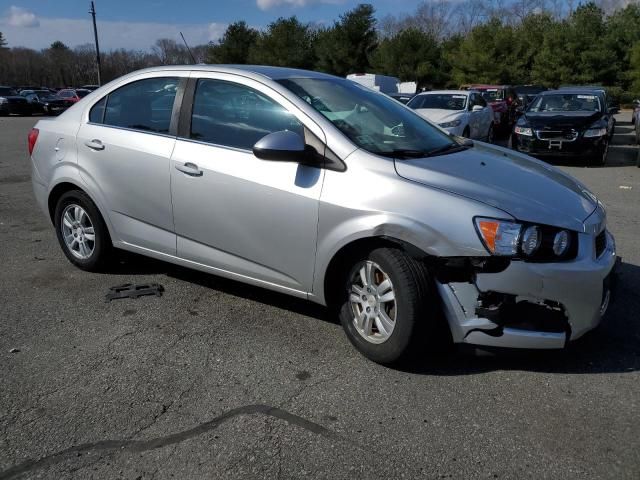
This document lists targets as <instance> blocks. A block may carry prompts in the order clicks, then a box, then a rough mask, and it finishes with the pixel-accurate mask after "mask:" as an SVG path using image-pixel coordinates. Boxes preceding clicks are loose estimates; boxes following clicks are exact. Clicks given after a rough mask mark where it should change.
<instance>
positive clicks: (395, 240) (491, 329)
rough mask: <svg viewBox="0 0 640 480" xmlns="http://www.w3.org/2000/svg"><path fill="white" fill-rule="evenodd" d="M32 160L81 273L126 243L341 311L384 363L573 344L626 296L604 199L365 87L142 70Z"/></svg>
mask: <svg viewBox="0 0 640 480" xmlns="http://www.w3.org/2000/svg"><path fill="white" fill-rule="evenodd" d="M29 150H30V154H31V165H32V176H33V188H34V192H35V196H36V198H37V200H38V203H39V204H40V206H41V207H42V209H43V210H44V212H45V213H46V215H47V216H48V217H49V218H50V219H51V221H52V223H53V224H54V225H55V231H56V234H57V236H58V240H59V242H60V245H61V247H62V250H63V251H64V253H65V255H66V256H67V257H68V259H69V260H70V261H71V262H72V263H73V264H74V265H76V266H77V267H79V268H81V269H84V270H89V271H96V270H99V269H101V268H104V267H105V266H107V265H108V264H109V261H110V259H111V258H112V257H111V254H112V253H113V252H112V250H113V249H114V248H116V249H123V250H129V251H131V252H136V253H140V254H142V255H147V256H150V257H154V258H157V259H161V260H166V261H168V262H172V263H175V264H179V265H183V266H186V267H190V268H194V269H198V270H202V271H204V272H209V273H213V274H216V275H220V276H224V277H228V278H231V279H235V280H238V281H241V282H246V283H249V284H253V285H259V286H262V287H265V288H269V289H272V290H277V291H279V292H284V293H287V294H290V295H293V296H296V297H300V298H305V299H308V300H310V301H313V302H317V303H320V304H323V305H328V306H331V307H335V308H336V311H337V312H339V316H340V319H341V321H342V325H343V326H344V329H345V331H346V333H347V336H348V338H349V340H350V341H351V342H352V343H353V344H354V345H355V346H356V347H357V348H358V350H360V351H361V352H362V353H363V354H364V355H366V356H367V357H368V358H370V359H372V360H374V361H376V362H380V363H392V362H395V361H398V360H399V359H401V358H403V357H405V356H406V354H407V353H408V352H410V351H411V350H412V349H422V350H425V349H429V348H436V347H438V346H439V345H440V344H442V343H443V342H450V341H453V342H455V343H467V344H473V345H479V346H487V347H494V346H495V347H515V348H548V349H550V348H562V347H564V346H565V345H567V343H568V342H569V341H570V340H574V339H577V338H578V337H580V336H582V335H583V334H584V333H586V332H587V331H589V330H591V329H593V328H594V327H596V326H597V325H598V323H599V322H600V320H601V318H602V316H603V314H604V312H605V310H606V309H607V305H608V303H609V298H610V289H609V284H610V276H611V273H612V270H613V267H614V265H615V261H616V254H615V243H614V240H613V237H612V236H611V235H610V234H609V232H608V231H607V229H606V215H605V210H604V208H603V206H602V204H601V203H600V202H599V201H598V200H597V198H596V197H595V196H594V195H593V194H592V193H590V192H589V191H588V190H587V188H586V187H584V186H583V185H581V184H580V183H579V182H577V181H576V180H574V179H573V178H571V177H570V176H568V175H566V174H564V173H562V172H561V171H559V170H557V169H555V168H553V167H551V166H549V165H547V164H545V163H542V162H539V161H537V160H534V159H532V158H530V157H527V156H525V155H522V154H518V153H516V152H513V151H511V150H507V149H504V148H500V147H496V146H493V145H488V144H485V143H481V142H475V143H473V142H472V141H470V140H464V139H461V138H458V137H455V136H452V135H450V134H448V133H447V132H446V131H444V130H443V129H441V128H439V127H437V126H435V125H432V124H431V123H429V122H428V121H427V120H425V119H423V118H421V117H420V116H419V115H417V114H416V113H415V112H414V111H413V110H411V109H410V108H407V107H406V106H404V105H401V104H400V103H398V102H396V101H394V100H393V99H391V98H389V97H387V96H385V95H383V94H380V93H377V92H374V91H372V90H369V89H367V88H364V87H362V86H359V85H357V84H355V83H353V82H351V81H349V80H346V79H341V78H336V77H333V76H330V75H325V74H320V73H315V72H308V71H302V70H293V69H284V68H272V67H255V66H234V67H232V66H214V65H211V66H205V65H202V66H200V65H198V66H185V67H161V68H153V69H149V70H143V71H138V72H135V73H132V74H130V75H127V76H125V77H122V78H119V79H118V80H115V81H113V82H111V83H109V84H108V85H106V86H104V87H102V88H100V89H98V90H96V91H95V92H93V93H91V94H89V95H87V96H86V97H85V98H84V99H82V100H81V101H80V102H78V103H77V104H76V105H75V106H73V107H72V108H70V109H69V110H68V111H66V112H65V113H64V114H62V115H61V116H60V117H57V118H56V119H53V120H41V121H40V122H38V124H37V125H36V127H35V128H34V129H33V130H32V131H31V133H30V134H29Z"/></svg>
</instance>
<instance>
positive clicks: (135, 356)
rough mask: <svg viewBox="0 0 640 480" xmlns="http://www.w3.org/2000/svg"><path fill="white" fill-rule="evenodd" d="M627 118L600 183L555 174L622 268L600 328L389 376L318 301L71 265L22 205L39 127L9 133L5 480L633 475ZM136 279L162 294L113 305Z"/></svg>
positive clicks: (129, 268) (639, 398)
mask: <svg viewBox="0 0 640 480" xmlns="http://www.w3.org/2000/svg"><path fill="white" fill-rule="evenodd" d="M617 119H618V127H617V130H616V132H617V133H616V136H615V138H614V141H613V145H612V146H611V148H610V152H609V159H608V161H607V165H606V166H605V167H603V168H585V167H584V166H568V165H561V168H562V169H563V170H565V171H567V172H569V173H571V174H572V175H574V176H575V177H577V178H578V179H579V180H581V181H582V182H583V183H585V184H586V185H587V186H588V187H589V188H590V189H591V190H592V191H593V192H595V193H596V194H597V195H598V196H599V197H600V199H601V200H602V201H603V202H604V203H605V204H606V206H607V209H608V218H609V228H610V230H611V231H612V233H613V234H614V235H615V237H616V240H617V248H618V253H619V255H621V256H622V258H623V261H624V263H623V265H622V268H621V274H620V278H619V284H618V287H619V288H618V292H617V297H616V299H615V303H614V304H613V305H612V307H611V309H610V311H609V314H608V316H607V319H606V322H605V323H604V324H603V325H602V326H601V327H600V328H598V329H597V330H595V331H594V332H591V333H590V334H588V335H587V336H585V337H583V338H582V339H581V340H579V341H578V342H576V343H575V344H573V345H571V346H570V347H569V348H568V349H567V350H564V351H561V352H535V353H519V354H507V353H501V354H498V355H494V356H488V355H481V356H479V355H471V354H470V353H469V352H457V351H456V352H451V353H449V354H447V355H441V356H436V357H433V356H427V355H425V356H424V358H419V359H416V361H415V363H414V364H412V365H411V366H410V367H406V368H404V369H390V368H385V367H382V366H379V365H376V364H374V363H372V362H370V361H368V360H366V359H365V358H364V357H362V356H361V355H360V354H358V353H357V352H356V350H355V349H354V348H353V347H352V346H351V344H350V343H349V342H348V340H347V339H346V337H345V335H344V334H343V331H342V327H341V326H340V325H339V323H338V322H337V320H336V319H334V318H332V317H331V316H330V314H329V313H328V312H327V311H326V310H325V309H323V308H321V307H319V306H316V305H313V304H310V303H306V302H303V301H299V300H296V299H293V298H290V297H287V296H284V295H279V294H276V293H272V292H268V291H266V290H262V289H259V288H253V287H250V286H246V285H242V284H239V283H236V282H232V281H228V280H223V279H220V278H217V277H214V276H211V275H206V274H203V273H198V272H193V271H189V270H186V269H183V268H179V267H176V266H171V265H169V264H164V263H160V262H157V261H153V260H148V259H144V258H140V257H136V256H133V255H126V256H125V255H123V256H122V258H121V259H120V261H119V262H118V264H117V265H114V267H113V271H112V272H111V273H109V274H91V273H86V272H83V271H80V270H78V269H76V268H74V267H73V266H72V265H71V264H70V263H69V262H68V261H67V260H66V258H65V257H64V255H63V253H62V251H61V250H60V247H59V246H58V244H57V241H56V237H55V234H54V231H53V228H52V226H51V224H50V222H49V221H48V219H47V218H45V216H44V214H43V213H42V212H41V211H40V210H39V209H38V208H37V207H36V205H35V201H34V199H33V196H32V193H31V183H30V175H29V159H28V156H27V152H26V138H27V133H28V131H29V129H30V128H31V127H32V126H33V124H34V123H35V122H36V121H37V119H36V118H28V117H27V118H19V117H11V118H0V246H1V248H0V265H1V267H0V272H1V273H0V319H1V321H0V359H1V360H0V361H1V365H2V368H0V384H1V385H2V394H1V396H0V479H9V478H51V479H62V478H83V479H84V478H105V479H115V478H122V479H149V478H225V479H226V478H254V477H261V478H300V477H303V476H308V477H309V478H331V479H336V478H367V479H368V478H378V477H379V478H536V479H538V478H616V479H620V478H633V479H637V478H638V476H639V475H640V438H639V437H638V431H639V430H640V374H639V371H640V295H639V294H638V292H639V291H640V216H639V211H640V210H639V207H640V168H637V167H636V166H635V158H636V151H637V148H638V147H636V146H634V145H632V143H633V135H632V127H631V125H630V123H629V113H628V112H626V113H625V112H623V113H622V114H620V115H618V116H617ZM540 195H544V192H540ZM127 282H135V283H143V282H158V283H160V284H162V285H163V286H164V288H165V292H164V295H163V296H162V297H160V298H157V297H144V298H140V299H137V300H133V299H124V300H117V301H113V302H105V294H106V293H107V292H108V289H109V287H111V286H114V285H118V284H122V283H127ZM575 288H580V285H576V286H575Z"/></svg>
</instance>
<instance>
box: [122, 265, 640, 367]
mask: <svg viewBox="0 0 640 480" xmlns="http://www.w3.org/2000/svg"><path fill="white" fill-rule="evenodd" d="M110 273H117V274H129V275H149V274H154V273H155V274H159V273H162V274H166V275H167V276H169V277H171V278H175V279H178V280H182V281H185V282H190V283H195V284H197V285H200V286H202V287H205V288H209V289H211V290H214V291H218V292H224V293H226V294H228V295H233V296H236V297H240V298H245V299H248V300H252V301H255V302H260V303H263V304H266V305H271V306H273V307H276V308H281V309H283V310H288V311H292V312H295V313H298V314H300V315H304V316H307V317H311V318H315V319H318V320H322V321H325V322H329V323H333V324H336V325H339V323H340V322H339V320H338V318H337V315H334V314H332V313H331V311H330V310H329V309H327V308H325V307H322V306H320V305H317V304H315V303H312V302H309V301H306V300H303V299H298V298H294V297H291V296H289V295H285V294H281V293H277V292H272V291H270V290H266V289H263V288H260V287H254V286H251V285H246V284H244V283H240V282H236V281H234V280H228V279H225V278H222V277H218V276H215V275H211V274H207V273H203V272H199V271H196V270H190V269H187V268H183V267H179V266H174V265H171V264H168V263H164V262H160V261H158V260H154V259H150V258H146V257H142V256H138V255H134V254H128V253H126V254H124V255H123V260H122V261H121V262H119V263H118V265H117V266H116V267H115V268H114V271H113V272H110ZM638 292H640V267H638V266H636V265H632V264H629V263H624V262H623V263H622V264H621V265H620V269H619V279H618V283H617V289H616V293H615V298H614V301H613V303H612V304H611V306H610V308H609V311H608V312H607V315H606V316H605V319H604V320H603V323H602V324H601V325H600V326H599V327H598V328H597V329H595V330H593V331H592V332H589V333H587V334H586V335H584V336H583V337H582V338H580V339H578V340H576V341H575V342H572V343H571V344H570V345H569V346H568V347H567V348H566V349H564V350H546V351H539V350H526V351H522V350H498V351H495V352H492V353H491V354H487V353H480V352H474V353H478V354H477V355H470V354H469V351H470V350H471V349H470V348H465V347H467V346H461V347H460V348H456V349H453V350H449V351H448V353H446V354H441V353H439V354H431V353H429V352H423V353H421V354H418V355H417V356H415V357H414V358H412V359H411V361H410V362H406V364H404V365H402V366H400V370H403V371H405V372H408V373H415V374H424V375H443V376H448V375H470V374H477V373H485V372H488V371H493V370H526V371H534V372H547V373H565V374H567V373H568V374H584V373H624V372H631V371H638V370H640V320H638V319H640V295H638Z"/></svg>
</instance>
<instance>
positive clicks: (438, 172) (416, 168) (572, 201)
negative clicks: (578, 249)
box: [395, 142, 598, 231]
mask: <svg viewBox="0 0 640 480" xmlns="http://www.w3.org/2000/svg"><path fill="white" fill-rule="evenodd" d="M395 165H396V171H397V173H398V175H400V176H401V177H403V178H406V179H407V180H412V181H415V182H418V183H422V184H424V185H427V186H430V187H434V188H438V189H442V190H446V191H448V192H451V193H455V194H458V195H462V196H464V197H467V198H471V199H474V200H476V201H479V202H482V203H485V204H487V205H490V206H492V207H495V208H498V209H500V210H502V211H504V212H506V213H508V214H509V215H511V216H512V217H514V218H516V219H518V220H521V221H525V222H532V223H539V224H544V225H552V226H557V227H562V228H568V229H570V230H576V231H583V230H584V224H583V222H584V220H585V219H586V218H587V217H588V216H589V215H591V213H593V211H594V210H595V209H596V207H597V203H598V202H597V199H596V197H595V196H594V195H593V194H592V193H591V192H589V191H588V190H587V189H586V187H584V186H583V185H582V184H580V183H579V182H578V181H577V180H575V179H574V178H572V177H570V176H569V175H567V174H565V173H564V172H562V171H560V170H559V169H557V168H555V167H552V166H550V165H548V164H545V163H543V162H541V161H539V160H535V159H533V158H530V157H527V156H525V155H521V154H518V153H512V152H511V151H510V150H507V149H503V148H500V147H492V146H490V145H488V144H482V143H480V142H476V143H475V146H474V147H473V148H471V149H468V150H465V151H462V152H457V153H451V154H448V155H440V156H434V157H429V158H418V159H408V160H396V162H395Z"/></svg>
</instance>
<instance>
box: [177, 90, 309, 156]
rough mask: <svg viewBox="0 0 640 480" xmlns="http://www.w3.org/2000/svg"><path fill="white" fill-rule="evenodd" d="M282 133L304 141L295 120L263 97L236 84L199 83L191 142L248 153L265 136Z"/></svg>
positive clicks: (194, 105)
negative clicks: (295, 135)
mask: <svg viewBox="0 0 640 480" xmlns="http://www.w3.org/2000/svg"><path fill="white" fill-rule="evenodd" d="M282 130H290V131H293V132H296V133H298V134H300V135H301V136H302V137H303V138H304V127H303V125H302V124H301V123H300V122H299V121H298V119H297V118H296V117H295V116H294V115H292V114H291V113H290V112H289V111H287V110H286V109H285V108H284V107H282V106H281V105H279V104H277V103H276V102H274V101H273V100H272V99H270V98H269V97H267V96H266V95H264V94H263V93H261V92H259V91H257V90H254V89H252V88H250V87H247V86H245V85H241V84H237V83H231V82H226V81H222V80H212V79H205V78H203V79H200V80H198V83H197V85H196V92H195V96H194V100H193V110H192V112H191V129H190V135H189V137H190V138H191V139H193V140H198V141H201V142H207V143H212V144H215V145H221V146H225V147H233V148H240V149H243V150H251V149H252V148H253V145H254V144H255V143H256V142H257V141H258V140H260V139H261V138H262V137H264V136H265V135H268V134H269V133H273V132H279V131H282Z"/></svg>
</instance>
